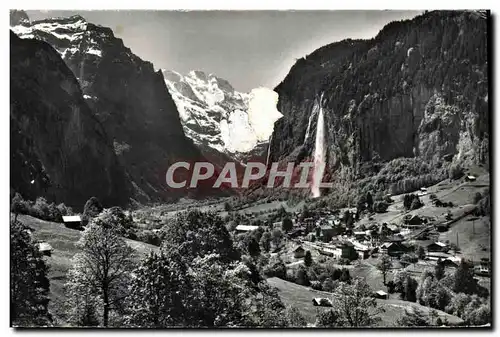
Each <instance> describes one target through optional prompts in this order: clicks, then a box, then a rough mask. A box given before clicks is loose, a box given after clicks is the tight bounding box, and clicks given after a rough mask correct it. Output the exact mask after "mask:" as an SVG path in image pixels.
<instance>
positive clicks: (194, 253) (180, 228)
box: [163, 210, 247, 263]
mask: <svg viewBox="0 0 500 337" xmlns="http://www.w3.org/2000/svg"><path fill="white" fill-rule="evenodd" d="M164 230H165V232H166V233H168V235H166V236H165V237H164V239H163V245H164V246H166V247H168V248H169V249H170V248H176V249H179V254H181V255H182V256H184V257H185V258H186V259H188V260H189V259H191V260H193V259H195V258H196V257H198V256H201V257H202V256H205V255H210V254H218V255H219V256H220V258H221V259H222V260H223V262H224V263H230V262H232V261H237V260H239V258H240V253H239V252H238V250H237V249H235V247H234V246H233V241H232V239H231V235H230V234H229V232H228V231H227V228H226V226H225V224H224V221H223V220H222V218H221V217H220V216H218V215H217V214H216V213H213V212H200V211H196V210H191V211H189V212H186V213H181V214H178V216H177V218H176V219H175V220H174V221H171V222H169V223H168V224H167V225H166V226H165V227H164ZM243 247H244V248H243V249H246V248H247V245H246V244H245V245H244V246H243Z"/></svg>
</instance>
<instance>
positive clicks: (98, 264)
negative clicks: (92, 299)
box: [68, 219, 134, 327]
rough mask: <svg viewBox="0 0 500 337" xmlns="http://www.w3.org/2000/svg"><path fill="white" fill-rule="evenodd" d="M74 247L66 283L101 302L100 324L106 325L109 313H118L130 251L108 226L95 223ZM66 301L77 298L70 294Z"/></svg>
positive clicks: (128, 265) (128, 273)
mask: <svg viewBox="0 0 500 337" xmlns="http://www.w3.org/2000/svg"><path fill="white" fill-rule="evenodd" d="M76 246H77V247H78V248H79V249H80V252H79V253H77V254H76V255H75V256H74V257H73V267H72V269H70V271H69V272H68V283H76V284H78V285H81V286H84V287H87V288H88V289H90V291H91V293H92V294H94V295H98V296H99V298H100V300H101V301H102V324H103V325H104V326H105V327H107V326H108V324H109V313H110V311H111V310H113V309H119V308H120V305H121V304H122V303H121V302H123V300H124V297H125V295H124V293H126V291H125V290H126V287H127V284H128V281H129V280H130V271H131V270H132V267H133V257H134V250H133V249H132V248H130V247H129V246H127V244H126V243H125V241H124V240H123V238H121V237H120V236H118V234H117V232H116V229H114V228H112V227H111V225H109V224H106V223H104V222H103V221H102V220H99V219H96V220H95V221H93V222H91V223H90V225H89V226H87V228H86V229H85V231H84V232H83V234H82V237H81V238H80V240H79V241H78V242H77V244H76ZM71 289H74V287H73V288H72V287H70V291H69V294H68V298H69V299H70V300H71V298H72V297H75V296H78V295H79V294H75V293H74V292H72V291H71Z"/></svg>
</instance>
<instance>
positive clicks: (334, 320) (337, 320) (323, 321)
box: [316, 309, 344, 328]
mask: <svg viewBox="0 0 500 337" xmlns="http://www.w3.org/2000/svg"><path fill="white" fill-rule="evenodd" d="M343 323H344V322H343V320H342V315H341V314H340V313H339V312H338V311H337V310H335V309H327V310H323V311H320V312H319V314H318V317H317V318H316V326H317V327H319V328H336V327H341V326H343Z"/></svg>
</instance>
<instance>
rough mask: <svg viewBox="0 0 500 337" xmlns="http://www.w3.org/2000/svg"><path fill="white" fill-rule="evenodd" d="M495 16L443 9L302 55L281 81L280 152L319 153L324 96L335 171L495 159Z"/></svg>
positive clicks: (282, 155) (286, 155)
mask: <svg viewBox="0 0 500 337" xmlns="http://www.w3.org/2000/svg"><path fill="white" fill-rule="evenodd" d="M487 20H488V15H485V14H484V13H478V12H473V11H435V12H428V13H424V14H422V15H420V16H418V17H416V18H414V19H412V20H406V21H401V22H393V23H390V24H388V25H387V26H386V27H384V28H383V29H382V30H381V31H380V33H379V34H378V35H377V36H376V37H375V38H374V39H371V40H364V41H363V40H357V41H353V40H345V41H341V42H338V43H333V44H331V45H328V46H325V47H322V48H320V49H318V50H316V51H315V52H313V53H312V54H310V55H308V56H307V57H306V58H304V59H301V60H299V61H298V62H297V63H296V64H295V65H294V66H293V67H292V69H291V70H290V73H289V74H288V76H287V77H286V78H285V79H284V81H283V82H282V83H281V84H280V85H278V87H277V88H276V89H275V91H276V92H278V93H279V96H280V101H279V104H278V109H279V110H280V111H281V112H282V113H283V114H284V115H285V117H284V118H282V119H281V120H279V121H277V122H276V125H275V131H274V133H273V136H272V143H271V153H270V157H271V158H272V160H284V159H287V160H290V159H294V160H296V161H300V160H304V158H310V157H311V155H312V153H313V151H314V133H315V129H316V128H315V125H316V120H317V116H315V115H314V114H313V105H314V102H315V101H318V100H319V97H320V95H321V94H323V96H324V98H323V100H322V102H321V104H322V106H323V109H324V112H325V122H326V128H327V157H328V159H327V160H328V170H329V171H330V172H335V174H336V175H343V176H344V177H345V178H348V179H351V180H352V179H356V178H357V177H359V175H360V174H361V170H360V167H361V166H362V165H363V163H366V162H371V161H380V162H387V161H390V160H392V159H395V158H399V157H419V158H422V160H424V161H428V162H430V163H431V165H432V164H436V165H440V163H439V162H440V161H442V158H443V157H444V156H450V155H451V156H453V160H454V161H456V162H461V163H466V164H485V165H488V163H489V159H488V153H489V151H488V144H489V135H488V129H489V115H488V114H489V110H488V109H489V106H488V23H487Z"/></svg>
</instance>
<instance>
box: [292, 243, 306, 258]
mask: <svg viewBox="0 0 500 337" xmlns="http://www.w3.org/2000/svg"><path fill="white" fill-rule="evenodd" d="M305 255H306V251H305V249H304V248H302V246H298V247H297V248H295V249H294V250H293V256H294V257H295V258H296V259H300V258H302V257H304V256H305Z"/></svg>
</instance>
